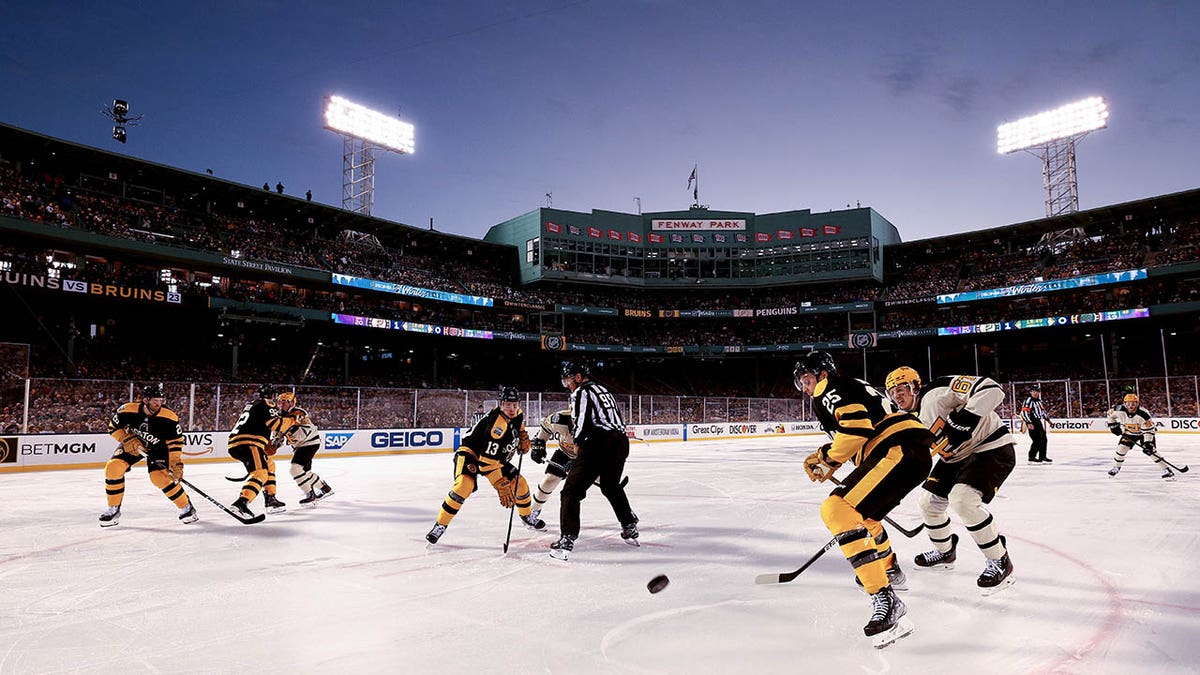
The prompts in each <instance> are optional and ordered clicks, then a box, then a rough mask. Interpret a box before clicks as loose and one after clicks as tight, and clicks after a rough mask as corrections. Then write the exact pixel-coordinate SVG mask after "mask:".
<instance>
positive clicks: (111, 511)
mask: <svg viewBox="0 0 1200 675" xmlns="http://www.w3.org/2000/svg"><path fill="white" fill-rule="evenodd" d="M119 522H121V507H120V506H110V507H108V508H107V509H105V510H104V513H101V514H100V527H112V526H113V525H116V524H117V523H119Z"/></svg>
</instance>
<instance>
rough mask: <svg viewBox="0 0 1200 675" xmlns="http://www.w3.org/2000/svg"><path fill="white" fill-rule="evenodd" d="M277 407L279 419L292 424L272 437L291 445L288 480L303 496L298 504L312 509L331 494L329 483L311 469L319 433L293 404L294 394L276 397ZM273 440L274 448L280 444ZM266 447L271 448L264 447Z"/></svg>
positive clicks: (311, 421)
mask: <svg viewBox="0 0 1200 675" xmlns="http://www.w3.org/2000/svg"><path fill="white" fill-rule="evenodd" d="M278 405H279V412H280V413H282V414H283V417H284V418H286V419H290V420H292V425H291V426H289V427H288V428H287V430H286V431H284V432H282V433H280V434H277V435H276V437H275V438H276V440H277V441H286V442H287V444H288V445H290V446H292V466H291V472H292V479H293V480H295V481H296V485H297V487H299V488H300V491H301V492H303V493H304V497H303V498H302V499H301V500H300V505H301V506H316V504H317V502H318V501H320V500H322V499H325V498H326V497H328V496H329V495H332V494H333V488H331V487H329V483H326V482H325V481H324V480H322V479H321V477H320V476H318V475H317V474H315V473H313V470H312V461H313V457H314V456H315V455H316V454H317V451H318V450H320V449H321V434H320V432H319V431H318V430H317V424H316V422H313V419H312V416H311V415H309V414H308V411H307V410H305V409H304V408H301V407H300V406H298V405H296V395H295V394H294V393H292V392H290V391H285V392H283V393H282V394H280V395H279V399H278ZM276 440H273V441H272V443H273V444H274V445H275V446H276V447H278V446H279V445H280V443H279V442H276ZM267 447H268V448H270V447H271V445H270V444H268V445H267ZM269 454H274V453H269Z"/></svg>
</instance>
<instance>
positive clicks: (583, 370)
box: [562, 360, 591, 380]
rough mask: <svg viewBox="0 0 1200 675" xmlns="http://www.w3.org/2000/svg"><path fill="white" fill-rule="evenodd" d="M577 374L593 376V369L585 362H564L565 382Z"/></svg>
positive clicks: (563, 374) (563, 375)
mask: <svg viewBox="0 0 1200 675" xmlns="http://www.w3.org/2000/svg"><path fill="white" fill-rule="evenodd" d="M576 373H578V374H580V375H583V376H584V377H588V376H589V375H591V369H589V368H588V366H587V364H586V363H584V362H583V361H573V360H572V361H563V363H562V378H563V379H564V380H565V379H567V378H568V377H571V376H573V375H575V374H576Z"/></svg>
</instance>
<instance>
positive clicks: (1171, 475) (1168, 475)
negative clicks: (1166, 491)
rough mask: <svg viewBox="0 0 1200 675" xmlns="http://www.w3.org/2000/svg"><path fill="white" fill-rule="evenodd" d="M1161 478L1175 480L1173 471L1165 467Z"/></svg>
mask: <svg viewBox="0 0 1200 675" xmlns="http://www.w3.org/2000/svg"><path fill="white" fill-rule="evenodd" d="M1162 478H1163V480H1175V472H1174V471H1172V470H1170V469H1167V471H1166V473H1164V474H1163V475H1162Z"/></svg>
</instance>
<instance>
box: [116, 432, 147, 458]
mask: <svg viewBox="0 0 1200 675" xmlns="http://www.w3.org/2000/svg"><path fill="white" fill-rule="evenodd" d="M121 449H122V450H123V451H125V452H127V453H129V454H131V455H139V456H140V455H144V454H146V446H145V444H144V443H142V439H140V438H138V437H137V436H134V435H133V434H129V435H128V436H126V437H125V440H123V441H121Z"/></svg>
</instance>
